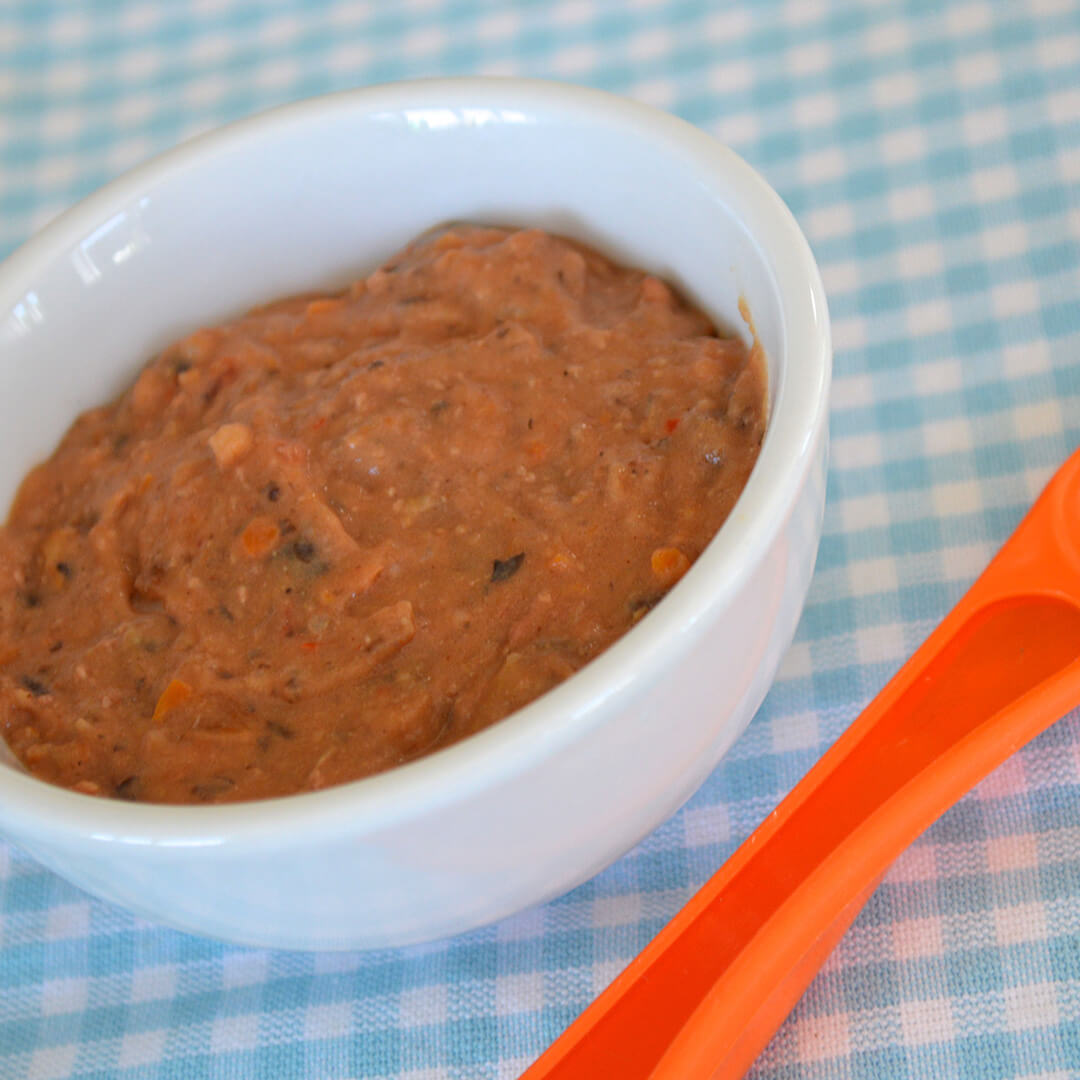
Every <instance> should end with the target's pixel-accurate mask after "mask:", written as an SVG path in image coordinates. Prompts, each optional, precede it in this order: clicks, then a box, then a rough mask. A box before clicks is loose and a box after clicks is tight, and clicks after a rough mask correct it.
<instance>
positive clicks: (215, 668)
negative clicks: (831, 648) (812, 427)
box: [0, 227, 766, 803]
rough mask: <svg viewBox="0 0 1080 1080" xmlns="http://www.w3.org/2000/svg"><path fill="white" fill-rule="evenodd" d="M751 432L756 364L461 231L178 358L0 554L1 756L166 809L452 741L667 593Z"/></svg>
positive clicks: (679, 314)
mask: <svg viewBox="0 0 1080 1080" xmlns="http://www.w3.org/2000/svg"><path fill="white" fill-rule="evenodd" d="M765 415H766V373H765V366H764V363H763V360H762V357H761V356H760V355H758V350H757V349H756V348H755V349H753V350H748V349H747V348H746V346H745V345H743V344H742V342H741V341H739V340H738V339H736V338H724V337H720V336H718V335H717V333H716V331H715V329H714V328H713V326H712V325H711V324H710V322H709V321H708V319H707V318H706V317H705V316H704V315H702V314H701V313H699V312H697V311H695V310H693V309H692V308H690V307H689V306H687V305H686V304H685V303H684V302H683V301H682V300H681V299H680V298H679V297H678V296H677V295H675V294H674V293H673V292H672V290H671V289H670V288H669V287H668V286H667V285H666V284H664V283H663V282H661V281H660V280H658V279H657V278H655V277H652V276H649V275H646V274H643V273H641V272H638V271H635V270H627V269H623V268H619V267H616V266H614V265H613V264H612V263H610V262H609V261H607V260H606V259H604V258H602V257H601V256H599V255H598V254H596V253H594V252H591V251H589V250H587V249H585V248H583V247H581V246H580V245H577V244H575V243H572V242H570V241H567V240H564V239H561V238H558V237H554V236H551V235H548V234H545V233H543V232H540V231H537V230H526V231H508V230H501V229H491V228H481V227H454V228H452V229H449V230H447V231H444V232H442V233H440V234H438V235H436V236H429V237H425V238H421V240H419V241H417V243H416V244H414V245H413V246H412V247H410V248H409V249H407V250H406V251H405V252H403V253H402V254H401V255H399V256H397V257H395V258H394V259H392V260H390V262H388V263H386V264H385V265H384V266H383V267H381V268H380V269H378V270H376V271H375V272H374V273H373V274H371V275H370V276H369V277H367V278H366V279H364V280H362V281H358V282H356V283H355V284H354V285H352V286H351V287H350V288H348V289H346V290H345V291H344V292H342V293H340V294H336V295H333V296H317V297H312V296H306V297H297V298H292V299H289V300H285V301H281V302H279V303H274V304H271V305H269V306H267V307H264V308H260V309H257V310H255V311H253V312H251V313H249V314H247V315H245V316H243V317H241V318H238V319H236V320H235V321H233V322H230V323H228V324H226V325H222V326H219V327H215V328H211V329H203V330H199V331H197V332H196V333H194V334H192V335H190V336H189V337H187V338H185V339H184V340H182V341H180V342H178V343H177V344H175V345H173V346H171V347H170V348H168V349H166V350H165V351H164V352H163V353H162V354H161V355H160V356H159V357H157V358H155V359H154V360H153V361H151V362H150V363H149V365H148V366H147V367H146V368H145V369H144V370H143V372H142V373H141V375H140V376H139V378H138V380H137V381H136V382H135V384H134V386H133V387H132V388H131V389H130V390H129V391H128V392H127V393H125V394H123V395H122V396H121V397H120V398H119V399H118V400H117V401H115V402H114V403H112V404H109V405H106V406H103V407H102V408H99V409H95V410H92V411H90V412H87V413H85V414H83V415H82V416H81V417H79V419H78V420H77V421H76V422H75V424H74V425H73V426H72V428H71V429H70V431H69V432H68V434H67V435H66V436H65V438H64V439H63V441H62V443H61V445H60V447H59V448H58V449H57V451H56V452H55V454H54V455H53V457H52V458H50V459H49V461H47V462H46V463H44V464H43V465H41V466H39V467H37V468H36V469H34V470H33V471H32V472H31V473H30V474H29V475H28V476H27V478H26V480H25V481H24V483H23V485H22V487H21V489H20V491H19V493H18V496H17V498H16V501H15V504H14V506H13V508H12V511H11V515H10V519H9V522H8V524H7V525H6V527H5V528H3V529H2V530H0V724H2V732H3V734H4V737H5V738H6V740H7V742H8V743H9V745H10V746H11V748H12V749H13V750H14V751H15V753H16V754H17V756H18V757H19V758H20V760H21V761H22V762H23V763H24V764H25V766H26V767H27V768H28V769H29V770H30V771H31V772H33V773H34V774H35V775H37V776H39V777H41V778H42V779H44V780H48V781H51V782H54V783H57V784H62V785H65V786H69V787H73V788H75V789H76V790H79V791H83V792H86V793H89V794H100V795H105V796H114V797H119V798H125V799H135V800H146V801H156V802H181V803H183V802H220V801H231V800H238V799H252V798H261V797H267V796H272V795H283V794H289V793H293V792H299V791H305V790H313V789H318V788H322V787H325V786H327V785H330V784H336V783H341V782H344V781H347V780H352V779H356V778H359V777H362V776H365V775H368V774H371V773H374V772H378V771H380V770H383V769H386V768H389V767H391V766H394V765H396V764H399V763H401V762H405V761H408V760H410V759H412V758H415V757H417V756H419V755H422V754H424V753H427V752H429V751H431V750H433V749H436V748H438V747H440V746H443V745H446V744H448V743H451V742H453V741H455V740H457V739H460V738H462V737H464V736H466V735H469V734H470V733H473V732H475V731H478V730H480V729H481V728H484V727H486V726H487V725H489V724H491V723H493V722H494V721H496V720H498V719H500V718H502V717H504V716H506V715H507V714H508V713H510V712H512V711H513V710H514V709H516V708H518V707H520V706H522V705H524V704H526V703H527V702H529V701H530V700H532V699H533V698H535V697H536V696H538V695H539V694H541V693H543V692H544V691H545V690H547V689H549V688H550V687H552V686H554V685H555V684H556V683H558V682H560V681H561V680H563V679H565V678H566V677H567V676H569V675H570V674H572V673H573V672H574V671H575V670H577V669H578V668H580V667H581V666H582V665H583V664H584V663H586V662H587V661H588V660H589V659H590V658H592V657H594V656H596V655H597V654H598V653H599V652H601V651H602V650H603V649H604V648H605V647H607V646H608V645H609V644H611V642H613V641H614V640H615V639H616V638H618V637H619V636H620V635H621V634H622V633H624V632H625V631H626V630H627V629H628V628H629V627H630V626H632V625H633V624H634V623H635V622H636V621H637V620H638V619H640V618H641V617H642V615H644V614H645V613H646V612H647V611H648V610H649V609H650V608H651V607H652V606H653V605H655V604H656V603H657V602H658V601H659V600H660V599H661V598H662V597H663V595H664V593H665V592H666V591H667V590H668V589H669V588H670V587H671V586H672V585H673V584H674V583H675V582H676V581H677V580H678V579H679V577H681V575H682V574H683V573H684V572H685V570H686V569H687V567H688V566H689V565H690V564H691V563H692V562H693V561H694V559H696V558H697V556H698V555H699V554H700V553H701V551H702V549H703V548H704V547H705V545H706V544H707V543H708V541H709V539H710V538H711V537H712V535H713V534H714V533H715V532H716V530H717V529H718V528H719V527H720V525H721V524H722V522H723V521H724V519H725V518H726V517H727V515H728V513H729V512H730V510H731V508H732V506H733V505H734V503H735V500H736V499H737V497H738V495H739V492H740V491H741V490H742V488H743V486H744V484H745V482H746V480H747V478H748V476H749V474H750V471H751V469H752V467H753V464H754V461H755V459H756V456H757V453H758V449H759V446H760V444H761V440H762V437H763V434H764V428H765ZM658 722H662V718H658Z"/></svg>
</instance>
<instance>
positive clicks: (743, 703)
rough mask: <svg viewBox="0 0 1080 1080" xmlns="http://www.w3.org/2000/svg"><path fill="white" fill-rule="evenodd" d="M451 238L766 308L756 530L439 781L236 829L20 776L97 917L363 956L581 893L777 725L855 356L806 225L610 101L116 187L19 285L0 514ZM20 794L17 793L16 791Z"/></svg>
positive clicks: (567, 104) (545, 91) (349, 100)
mask: <svg viewBox="0 0 1080 1080" xmlns="http://www.w3.org/2000/svg"><path fill="white" fill-rule="evenodd" d="M451 220H476V221H486V222H491V223H500V224H522V225H539V226H543V227H546V228H549V229H553V230H557V231H559V232H563V233H567V234H570V235H573V236H576V237H578V238H579V239H582V240H584V241H586V242H588V243H591V244H593V245H595V246H597V247H599V248H600V249H601V250H603V251H605V252H607V253H608V254H610V255H612V256H614V257H616V258H619V259H621V260H623V261H624V262H626V263H628V264H631V265H637V266H641V267H644V268H647V269H649V270H651V271H654V272H656V273H658V274H661V275H663V276H664V277H666V278H668V279H669V280H672V281H674V282H675V283H677V284H678V285H679V286H680V287H681V288H682V289H683V290H684V292H686V293H687V294H688V295H689V296H690V297H691V298H692V299H693V300H694V301H695V302H697V303H698V304H700V305H701V306H702V307H703V308H704V309H705V310H706V311H708V312H709V313H710V314H711V315H713V316H714V317H715V318H716V319H717V320H718V321H720V322H722V323H725V324H727V325H728V326H731V327H740V328H744V324H743V322H742V320H741V318H740V314H739V301H740V298H745V300H746V302H747V304H748V306H749V309H750V311H751V312H752V315H753V318H754V321H755V324H756V327H757V332H758V335H759V337H760V340H761V342H762V344H763V345H764V347H765V350H766V353H767V355H768V358H769V366H770V383H771V405H770V408H771V413H770V421H769V429H768V433H767V436H766V439H765V443H764V445H763V448H762V452H761V456H760V459H759V461H758V464H757V466H756V467H755V470H754V473H753V475H752V477H751V479H750V482H749V484H748V485H747V487H746V489H745V491H744V492H743V495H742V496H741V498H740V500H739V502H738V504H737V506H736V508H735V510H734V512H733V514H732V516H731V518H730V519H729V520H728V522H727V523H726V524H725V525H724V527H723V529H721V531H720V533H719V534H718V535H717V537H716V538H715V539H714V540H713V542H712V543H711V544H710V546H709V547H708V549H707V550H706V552H705V553H704V554H703V556H702V557H701V559H699V561H698V562H697V563H696V564H695V565H694V566H693V567H692V569H691V570H690V572H689V573H688V574H687V575H686V577H685V578H684V579H683V580H682V581H681V582H680V583H679V584H678V585H677V586H676V587H675V589H674V590H672V592H671V594H670V595H669V596H668V597H667V598H666V599H665V600H664V602H663V603H662V604H660V605H659V606H658V607H657V608H656V609H655V610H654V611H652V612H651V613H650V614H649V615H648V616H646V617H645V618H644V619H643V620H642V621H641V622H640V623H639V624H638V625H637V626H636V627H635V628H634V629H633V630H632V631H631V632H630V633H629V634H627V635H626V636H625V637H624V638H623V639H621V640H620V641H619V642H617V643H616V644H615V645H614V646H613V647H612V648H611V649H609V650H608V651H607V652H606V653H604V654H603V655H602V656H601V657H599V658H598V659H596V660H594V661H593V662H592V663H591V664H589V665H588V666H587V667H586V668H585V669H584V670H583V671H581V672H580V673H578V674H577V675H575V676H574V677H573V678H572V679H570V680H569V681H567V682H566V683H564V684H563V685H562V686H560V687H558V688H556V689H555V690H554V691H552V692H550V693H549V694H547V695H545V696H544V697H542V698H541V699H539V700H538V701H536V702H534V703H533V704H532V705H530V706H528V707H527V708H525V709H523V710H521V711H520V712H518V713H516V714H515V715H514V716H512V717H510V718H508V719H507V720H505V721H503V722H502V723H500V724H497V725H495V726H494V727H492V728H490V729H489V730H487V731H485V732H482V733H481V734H479V735H476V736H474V737H472V738H471V739H468V740H466V741H465V742H462V743H460V744H458V745H456V746H453V747H450V748H448V749H446V750H443V751H441V752H439V753H437V754H434V755H432V756H430V757H428V758H425V759H422V760H420V761H417V762H415V763H412V764H409V765H406V766H403V767H401V768H398V769H395V770H392V771H391V772H388V773H384V774H382V775H380V776H376V777H373V778H371V779H367V780H363V781H359V782H357V783H353V784H347V785H343V786H341V787H338V788H333V789H330V790H327V791H323V792H319V793H315V794H310V795H300V796H292V797H289V798H284V799H274V800H267V801H264V802H258V803H247V804H239V805H232V806H220V807H165V806H144V805H137V804H129V803H122V802H118V801H111V800H102V799H94V798H90V797H87V796H82V795H78V794H74V793H71V792H68V791H64V790H60V789H58V788H54V787H51V786H49V785H47V784H44V783H42V782H40V781H37V780H35V779H32V778H31V777H29V776H27V775H25V774H23V773H21V772H19V771H17V770H16V769H14V768H12V769H6V770H5V774H4V776H3V778H2V781H0V830H3V831H4V832H5V833H6V834H7V835H9V836H10V837H11V838H12V839H13V840H14V841H16V842H17V843H19V844H20V845H22V846H23V847H24V848H25V849H26V850H27V851H29V852H30V853H31V854H33V855H34V856H36V857H37V858H38V859H39V860H40V861H41V862H42V863H44V864H45V865H47V866H49V867H51V868H53V869H55V870H56V871H57V872H58V873H60V874H62V875H63V876H65V877H67V878H69V879H70V880H71V881H73V882H75V883H76V884H78V885H80V886H82V887H84V888H86V889H87V890H89V891H90V892H92V893H95V894H97V895H98V896H102V897H104V898H106V899H108V900H111V901H114V902H116V903H118V904H121V905H123V906H125V907H127V908H129V909H131V910H133V911H136V912H138V913H140V914H142V915H145V916H148V917H149V918H152V919H155V920H158V921H161V922H164V923H168V924H171V925H173V926H176V927H180V928H182V929H185V930H190V931H194V932H198V933H203V934H208V935H212V936H215V937H219V938H223V939H226V940H230V941H236V942H247V943H252V944H258V945H266V946H277V947H286V948H313V949H334V948H366V947H379V946H390V945H398V944H404V943H407V942H415V941H422V940H426V939H431V938H436V937H441V936H444V935H449V934H453V933H457V932H460V931H464V930H468V929H470V928H473V927H476V926H479V925H482V924H484V923H488V922H491V921H493V920H495V919H498V918H500V917H502V916H505V915H508V914H510V913H512V912H515V911H519V910H521V909H523V908H525V907H528V906H529V905H532V904H535V903H537V902H539V901H543V900H546V899H549V898H551V897H554V896H557V895H559V894H561V893H563V892H566V891H567V890H568V889H570V888H572V887H573V886H574V885H576V884H578V883H580V882H582V881H584V880H585V879H587V878H588V877H590V876H591V875H593V874H595V873H596V872H597V871H599V870H600V869H601V868H603V867H604V866H606V865H607V864H608V863H610V862H611V861H612V860H614V859H615V858H617V857H618V856H619V855H621V854H622V853H623V852H625V851H626V850H628V849H629V848H630V847H631V846H632V845H633V844H634V843H636V842H637V841H638V840H639V839H641V838H642V837H643V836H645V835H646V834H647V833H649V832H650V831H651V830H652V829H654V828H655V827H656V826H657V825H658V824H659V823H660V822H661V821H663V820H664V819H665V818H666V817H668V816H669V815H670V814H671V813H672V812H673V811H674V810H675V809H676V808H677V807H678V806H679V805H680V804H681V803H682V802H684V801H685V800H686V799H687V798H688V797H689V796H690V795H691V794H692V792H693V791H694V790H695V789H696V788H697V787H698V786H699V785H700V784H701V782H702V781H703V780H704V779H705V777H706V776H707V775H708V773H709V772H710V771H711V770H712V769H713V767H714V766H715V765H716V763H717V761H718V760H719V759H720V757H721V756H722V755H723V754H724V753H725V751H726V750H727V749H728V748H729V747H730V746H731V744H732V742H733V741H734V740H735V738H736V737H737V736H738V735H739V734H740V732H741V731H742V730H743V728H744V727H745V726H746V724H747V723H748V721H749V720H750V717H751V716H752V715H753V713H754V711H755V710H756V709H757V707H758V705H759V704H760V703H761V700H762V698H763V697H764V695H765V692H766V691H767V689H768V687H769V685H770V683H771V681H772V679H773V677H774V675H775V672H776V668H777V665H778V664H779V661H780V658H781V656H782V655H783V653H784V651H785V650H786V648H787V646H788V644H789V643H790V641H791V637H792V635H793V633H794V630H795V625H796V622H797V621H798V618H799V614H800V612H801V609H802V605H803V602H804V598H805V595H806V590H807V587H808V584H809V580H810V575H811V571H812V568H813V563H814V557H815V554H816V550H817V544H818V539H819V537H820V531H821V517H822V510H823V505H824V496H825V459H826V444H827V405H828V388H829V379H830V364H831V348H830V339H829V323H828V314H827V310H826V304H825V296H824V291H823V289H822V285H821V280H820V277H819V274H818V271H817V267H816V266H815V263H814V260H813V257H812V255H811V253H810V249H809V247H808V246H807V243H806V241H805V239H804V238H803V236H802V234H801V232H800V231H799V228H798V226H797V225H796V223H795V221H794V219H793V218H792V216H791V215H790V213H789V212H788V211H787V209H786V208H785V207H784V205H783V204H782V202H781V201H780V199H779V198H778V197H777V196H776V195H775V193H774V192H773V191H772V190H771V189H770V188H769V187H768V186H767V185H766V184H765V182H764V181H763V180H762V179H761V178H760V177H759V176H758V175H757V174H756V173H755V172H754V171H753V170H752V169H750V168H749V166H747V165H746V164H745V163H744V162H743V161H742V160H740V159H739V158H738V157H737V156H736V155H735V154H733V153H732V152H731V151H730V150H728V149H726V148H725V147H723V146H721V145H719V144H718V143H717V142H715V141H714V140H713V139H711V138H710V137H709V136H707V135H706V134H704V133H702V132H701V131H698V130H697V129H695V128H693V127H691V126H690V125H688V124H686V123H684V122H682V121H680V120H678V119H676V118H674V117H671V116H668V115H666V114H663V113H660V112H658V111H656V110H654V109H650V108H648V107H646V106H643V105H638V104H634V103H632V102H630V101H627V100H623V99H621V98H617V97H613V96H611V95H607V94H604V93H600V92H597V91H593V90H586V89H581V88H577V87H570V86H565V85H560V84H555V83H545V82H531V81H523V80H512V79H478V78H477V79H451V80H424V81H419V82H412V83H399V84H391V85H386V86H377V87H371V88H367V89H361V90H356V91H349V92H346V93H342V94H336V95H331V96H328V97H323V98H317V99H314V100H310V101H305V102H301V103H298V104H296V105H290V106H286V107H283V108H280V109H276V110H273V111H271V112H268V113H264V114H262V115H259V116H255V117H253V118H252V119H249V120H245V121H242V122H240V123H237V124H233V125H231V126H229V127H226V128H224V129H222V130H220V131H217V132H214V133H211V134H209V135H206V136H203V137H200V138H198V139H195V140H193V141H191V142H189V143H186V144H184V145H182V146H180V147H178V148H176V149H175V150H172V151H170V152H168V153H166V154H164V155H162V156H161V157H158V158H156V159H154V160H152V161H150V162H148V163H147V164H145V165H143V166H141V167H140V168H138V169H136V170H134V171H133V172H131V173H128V174H127V175H125V176H123V177H121V178H120V179H118V180H116V181H114V182H113V183H111V184H109V185H108V186H107V187H105V188H103V189H102V190H101V191H99V192H97V193H96V194H94V195H92V196H91V197H90V198H88V199H86V200H85V201H84V202H82V203H80V204H79V205H78V206H76V207H75V208H73V209H72V210H70V211H69V212H67V213H66V214H64V215H63V216H61V217H60V218H59V219H57V220H56V221H55V222H54V223H52V224H51V225H49V226H48V227H47V228H46V229H44V230H43V231H42V232H41V233H40V234H39V235H37V236H36V237H34V238H33V239H32V240H30V241H29V242H28V243H27V244H26V245H25V246H23V247H22V248H21V249H20V250H19V251H17V252H16V253H15V254H14V255H12V256H11V257H10V258H9V259H8V260H7V261H6V262H5V263H4V264H3V265H2V266H0V448H2V452H0V504H2V505H5V506H6V505H7V504H8V503H9V501H10V498H11V496H12V495H13V493H14V490H15V487H16V485H17V483H18V481H19V479H20V478H21V477H22V475H23V474H24V473H25V471H26V470H27V469H28V468H29V467H30V466H31V465H32V464H33V463H34V462H35V461H37V460H39V459H41V458H42V457H44V456H46V455H47V454H48V453H49V452H51V450H52V448H53V447H54V445H55V444H56V442H57V440H58V439H59V438H60V436H61V435H62V433H63V432H64V430H65V429H66V427H67V426H68V424H69V423H70V422H71V420H72V419H74V417H75V415H76V414H77V413H78V412H79V411H81V410H83V409H86V408H88V407H90V406H92V405H95V404H98V403H100V402H101V401H102V400H104V399H105V398H107V397H108V396H110V395H112V394H114V393H115V392H117V391H118V390H120V389H121V388H122V387H123V386H124V385H125V383H127V382H128V381H129V380H130V379H131V378H132V377H133V375H134V373H135V372H136V371H137V370H138V368H139V366H140V364H141V362H142V361H144V360H145V358H146V357H147V356H149V355H151V354H152V353H153V352H154V351H155V350H157V349H159V348H161V347H162V346H164V345H166V344H168V343H169V342H170V341H172V340H174V339H175V338H177V337H179V336H180V335H181V334H183V333H184V332H186V331H189V330H191V329H193V328H195V327H196V326H199V325H204V324H207V323H211V322H213V321H215V320H220V319H222V318H225V317H228V316H231V315H234V314H237V313H239V312H241V311H243V310H244V309H245V308H247V307H249V306H251V305H253V304H255V303H258V302H261V301H265V300H267V299H270V298H274V297H277V296H282V295H287V294H289V293H292V292H298V291H302V290H309V289H312V288H317V287H321V286H332V285H334V284H336V283H342V282H344V281H346V280H349V279H351V278H353V277H355V276H357V275H359V274H362V273H364V272H366V271H368V270H369V269H371V268H372V267H373V266H374V265H376V264H377V263H378V262H379V261H380V260H381V259H383V258H385V257H386V256H388V255H389V254H391V253H392V252H394V251H395V250H397V249H398V248H400V247H401V246H402V245H403V244H405V243H406V242H407V241H408V240H410V239H411V238H413V237H414V236H415V235H417V234H418V233H420V232H422V231H424V230H425V229H428V228H430V227H432V226H434V225H437V224H439V223H442V222H446V221H451ZM0 768H3V766H0Z"/></svg>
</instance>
